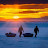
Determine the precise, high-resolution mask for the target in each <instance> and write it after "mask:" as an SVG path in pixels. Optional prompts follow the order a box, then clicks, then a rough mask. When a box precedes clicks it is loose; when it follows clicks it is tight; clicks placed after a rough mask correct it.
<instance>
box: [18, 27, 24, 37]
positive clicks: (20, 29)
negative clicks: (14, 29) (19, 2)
mask: <svg viewBox="0 0 48 48" xmlns="http://www.w3.org/2000/svg"><path fill="white" fill-rule="evenodd" d="M22 31H23V32H24V30H23V27H22V26H20V27H19V30H18V32H19V37H21V35H22Z"/></svg>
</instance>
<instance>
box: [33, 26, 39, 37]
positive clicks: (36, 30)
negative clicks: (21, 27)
mask: <svg viewBox="0 0 48 48" xmlns="http://www.w3.org/2000/svg"><path fill="white" fill-rule="evenodd" d="M34 32H35V37H36V36H37V32H39V29H38V27H37V26H36V27H35V28H34Z"/></svg>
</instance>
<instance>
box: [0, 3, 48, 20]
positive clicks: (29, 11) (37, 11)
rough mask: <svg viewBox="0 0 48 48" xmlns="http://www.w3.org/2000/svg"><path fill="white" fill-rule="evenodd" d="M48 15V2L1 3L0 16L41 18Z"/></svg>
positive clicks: (6, 17)
mask: <svg viewBox="0 0 48 48" xmlns="http://www.w3.org/2000/svg"><path fill="white" fill-rule="evenodd" d="M45 16H48V4H13V5H8V4H6V5H3V4H0V18H2V20H3V18H4V19H17V18H41V17H45Z"/></svg>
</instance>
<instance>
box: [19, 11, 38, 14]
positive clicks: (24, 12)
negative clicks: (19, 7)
mask: <svg viewBox="0 0 48 48" xmlns="http://www.w3.org/2000/svg"><path fill="white" fill-rule="evenodd" d="M19 13H23V14H26V13H38V11H23V12H19Z"/></svg>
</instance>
